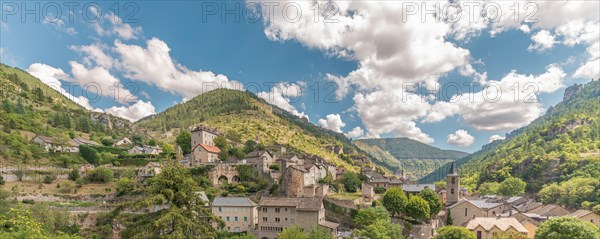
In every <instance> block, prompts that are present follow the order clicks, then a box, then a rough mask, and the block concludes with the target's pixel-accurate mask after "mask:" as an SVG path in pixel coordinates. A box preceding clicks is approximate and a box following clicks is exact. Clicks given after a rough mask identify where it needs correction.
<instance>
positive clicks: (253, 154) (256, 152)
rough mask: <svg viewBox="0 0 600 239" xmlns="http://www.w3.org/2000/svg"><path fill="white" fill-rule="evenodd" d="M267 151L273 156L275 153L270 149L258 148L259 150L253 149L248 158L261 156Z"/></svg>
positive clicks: (247, 155)
mask: <svg viewBox="0 0 600 239" xmlns="http://www.w3.org/2000/svg"><path fill="white" fill-rule="evenodd" d="M265 153H266V154H269V155H270V156H271V157H273V155H272V154H271V153H270V152H269V151H266V150H258V151H252V152H250V153H248V154H246V158H258V157H260V156H261V155H263V154H265Z"/></svg>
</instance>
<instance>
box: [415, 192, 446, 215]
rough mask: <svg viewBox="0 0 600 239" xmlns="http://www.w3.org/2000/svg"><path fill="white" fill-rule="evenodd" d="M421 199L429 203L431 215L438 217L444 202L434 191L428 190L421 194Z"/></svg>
mask: <svg viewBox="0 0 600 239" xmlns="http://www.w3.org/2000/svg"><path fill="white" fill-rule="evenodd" d="M419 197H421V198H423V199H425V201H427V203H428V204H429V211H430V213H431V215H437V214H438V213H439V212H440V210H442V200H440V197H438V195H437V193H435V191H433V189H430V188H426V189H425V190H423V191H421V192H420V193H419Z"/></svg>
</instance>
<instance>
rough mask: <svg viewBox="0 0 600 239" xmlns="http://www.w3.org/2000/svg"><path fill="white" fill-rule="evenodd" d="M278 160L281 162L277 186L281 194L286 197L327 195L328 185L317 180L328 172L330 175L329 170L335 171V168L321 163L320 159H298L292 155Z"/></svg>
mask: <svg viewBox="0 0 600 239" xmlns="http://www.w3.org/2000/svg"><path fill="white" fill-rule="evenodd" d="M302 161H304V162H302ZM278 162H279V163H280V164H281V172H282V174H281V180H280V184H281V186H280V187H279V188H280V192H281V193H282V194H283V195H286V196H288V197H315V196H316V197H323V196H325V195H327V193H328V190H329V186H328V185H322V184H320V183H319V180H321V179H323V178H325V177H326V176H327V175H328V174H329V175H331V172H330V170H331V171H334V172H335V169H332V168H330V166H329V165H326V164H323V162H322V159H320V158H309V159H305V160H300V159H297V157H295V156H292V157H282V158H280V159H279V160H278ZM299 163H304V164H299Z"/></svg>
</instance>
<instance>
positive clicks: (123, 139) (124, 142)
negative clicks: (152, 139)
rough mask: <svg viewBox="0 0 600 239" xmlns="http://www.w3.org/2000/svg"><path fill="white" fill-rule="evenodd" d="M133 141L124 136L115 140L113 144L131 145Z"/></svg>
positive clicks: (115, 145)
mask: <svg viewBox="0 0 600 239" xmlns="http://www.w3.org/2000/svg"><path fill="white" fill-rule="evenodd" d="M132 143H133V142H132V141H131V140H130V139H129V138H127V137H124V138H122V139H119V140H117V141H116V142H114V143H113V146H114V147H117V146H123V145H129V144H132Z"/></svg>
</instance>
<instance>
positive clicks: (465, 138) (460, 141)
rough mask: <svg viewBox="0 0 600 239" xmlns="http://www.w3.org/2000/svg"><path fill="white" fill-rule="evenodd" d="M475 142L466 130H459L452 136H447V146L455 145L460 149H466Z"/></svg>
mask: <svg viewBox="0 0 600 239" xmlns="http://www.w3.org/2000/svg"><path fill="white" fill-rule="evenodd" d="M474 141H475V138H474V137H473V136H471V135H470V134H469V133H468V132H467V131H466V130H462V129H459V130H457V131H456V132H454V133H453V134H449V135H448V140H447V141H446V142H448V143H449V144H453V145H457V146H460V147H468V146H470V145H471V144H473V142H474Z"/></svg>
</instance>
